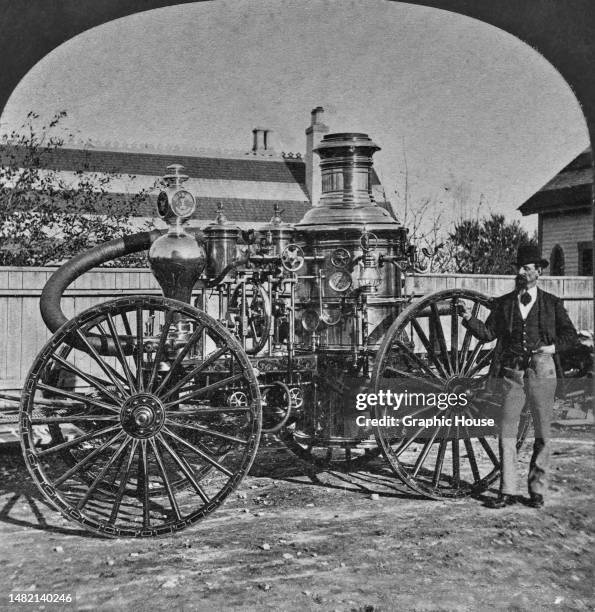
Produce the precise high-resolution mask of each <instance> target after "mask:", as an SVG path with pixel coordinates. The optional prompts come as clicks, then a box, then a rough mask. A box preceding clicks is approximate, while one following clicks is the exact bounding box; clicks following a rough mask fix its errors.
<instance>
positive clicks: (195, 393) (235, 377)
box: [165, 374, 243, 408]
mask: <svg viewBox="0 0 595 612" xmlns="http://www.w3.org/2000/svg"><path fill="white" fill-rule="evenodd" d="M241 378H243V374H234V375H233V376H229V377H227V378H223V379H222V380H219V381H217V382H214V383H211V384H210V385H207V386H206V387H201V388H200V389H196V390H195V391H192V392H191V393H187V394H186V395H184V396H183V397H179V398H178V399H176V400H174V401H173V402H168V403H167V404H165V407H166V408H170V407H171V406H177V405H178V404H182V403H184V402H185V401H188V400H189V399H192V398H194V397H199V396H201V395H204V394H205V393H209V392H210V391H214V390H215V389H219V388H220V387H225V386H226V385H230V384H232V383H234V382H236V381H237V380H240V379H241ZM190 388H191V389H194V387H190Z"/></svg>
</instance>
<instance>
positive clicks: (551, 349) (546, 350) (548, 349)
mask: <svg viewBox="0 0 595 612" xmlns="http://www.w3.org/2000/svg"><path fill="white" fill-rule="evenodd" d="M555 352H556V347H555V346H554V345H553V344H544V345H543V346H540V347H539V348H538V349H535V350H534V351H533V354H534V355H553V354H554V353H555Z"/></svg>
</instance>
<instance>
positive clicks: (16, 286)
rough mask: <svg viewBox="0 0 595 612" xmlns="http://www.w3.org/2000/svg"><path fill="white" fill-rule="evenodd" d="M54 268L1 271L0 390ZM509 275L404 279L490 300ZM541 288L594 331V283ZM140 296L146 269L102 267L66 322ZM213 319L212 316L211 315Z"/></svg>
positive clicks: (13, 381)
mask: <svg viewBox="0 0 595 612" xmlns="http://www.w3.org/2000/svg"><path fill="white" fill-rule="evenodd" d="M54 270H55V268H54V269H52V268H0V338H1V340H2V341H1V342H0V388H4V389H19V388H20V387H21V384H22V382H23V380H24V379H25V377H26V376H27V372H28V371H29V368H30V367H31V364H32V362H33V360H34V359H35V356H36V355H37V353H38V352H39V350H40V349H41V347H42V346H43V344H44V343H45V342H46V341H47V340H48V339H49V337H50V333H49V331H48V330H47V329H46V327H45V325H44V323H43V321H42V320H41V315H40V313H39V297H40V295H41V291H42V289H43V286H44V284H45V283H46V281H47V279H48V278H49V277H50V276H51V274H52V273H53V271H54ZM513 283H514V281H513V277H512V276H479V275H464V274H431V275H424V276H415V277H410V278H408V279H407V287H408V291H413V292H414V293H415V294H416V295H417V296H421V295H427V294H429V293H432V292H434V291H440V290H442V289H452V288H455V287H464V288H468V289H475V290H476V291H480V292H481V293H485V294H486V295H489V296H497V295H502V294H503V293H506V292H508V291H511V290H512V288H513ZM540 286H541V287H542V288H543V289H545V290H546V291H550V292H551V293H554V294H555V295H558V296H560V297H562V298H563V299H564V302H565V306H566V308H567V310H568V313H569V315H570V318H571V319H572V321H573V322H574V324H575V325H576V327H577V328H578V329H590V330H592V329H593V303H592V298H593V280H592V279H591V278H590V277H568V276H564V277H542V279H541V280H540ZM139 293H157V294H158V293H160V291H159V286H158V284H157V282H156V281H155V279H154V278H153V275H152V274H151V271H150V270H148V269H120V268H102V269H96V270H92V271H91V272H88V273H87V274H84V275H83V276H81V277H80V278H78V279H77V280H76V281H75V282H74V283H73V284H72V285H71V286H70V287H69V288H68V289H67V290H66V292H65V294H64V298H63V300H62V309H63V311H64V313H65V315H66V316H67V317H72V316H73V315H74V314H75V313H80V312H82V311H83V310H85V309H86V308H89V307H90V306H92V305H94V304H97V303H101V302H105V301H108V300H110V299H114V298H117V297H120V296H122V295H130V294H139ZM212 314H214V313H212Z"/></svg>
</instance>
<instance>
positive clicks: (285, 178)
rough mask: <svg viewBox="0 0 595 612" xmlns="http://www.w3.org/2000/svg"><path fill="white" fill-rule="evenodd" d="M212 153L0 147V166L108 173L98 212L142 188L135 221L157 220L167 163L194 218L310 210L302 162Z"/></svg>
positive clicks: (68, 177)
mask: <svg viewBox="0 0 595 612" xmlns="http://www.w3.org/2000/svg"><path fill="white" fill-rule="evenodd" d="M215 155H216V153H212V152H211V155H209V156H201V155H194V156H193V155H185V154H175V153H172V154H169V153H166V154H161V153H157V152H152V153H147V152H144V151H107V150H105V151H103V150H98V149H86V148H68V147H59V148H55V149H51V150H47V151H43V153H42V155H40V156H39V157H38V158H37V159H30V158H28V157H27V156H26V151H25V150H24V149H22V148H19V147H16V146H10V145H9V146H0V163H3V164H9V163H10V164H11V165H33V166H35V167H38V168H40V169H42V170H44V171H45V170H48V171H52V170H53V171H56V172H59V173H60V176H61V177H62V179H63V180H64V181H65V182H66V184H68V185H72V186H76V185H77V184H78V181H79V180H80V178H81V177H80V176H79V173H80V172H82V173H99V174H103V175H110V181H109V184H107V185H106V188H107V190H108V191H109V193H108V194H106V199H105V200H103V198H98V200H97V202H96V203H95V207H96V208H97V209H98V212H100V210H99V209H100V208H101V205H102V201H103V202H105V204H106V206H107V203H108V200H111V201H112V203H114V204H116V205H118V203H120V202H122V203H124V202H125V201H126V200H128V199H129V195H128V194H130V193H140V192H141V191H142V190H144V192H145V193H148V194H150V195H148V196H147V197H145V198H144V199H143V201H142V202H139V203H138V204H135V213H134V214H135V216H138V217H155V216H156V215H157V206H156V197H157V196H156V193H157V191H156V189H155V183H156V181H158V179H160V177H162V176H163V175H164V174H165V173H166V172H167V170H166V168H167V166H169V165H171V164H181V165H183V166H184V174H187V175H188V176H189V177H190V178H189V180H188V181H187V183H185V186H186V187H187V188H188V189H189V190H190V191H191V192H192V193H193V194H194V195H195V197H196V201H197V207H196V212H195V214H194V215H193V218H195V219H200V220H207V219H213V220H214V219H215V217H216V213H217V205H218V204H219V203H222V204H223V207H224V213H225V216H226V217H227V219H228V220H229V221H230V222H244V223H245V222H253V221H254V222H256V223H268V222H269V221H270V219H271V217H272V216H273V207H274V205H275V204H279V206H280V208H281V209H282V210H283V211H284V212H283V215H282V218H283V221H284V222H286V223H297V222H298V221H300V220H301V218H302V217H303V216H304V214H305V213H306V211H307V210H309V208H310V207H311V204H310V199H309V196H308V193H307V189H306V185H305V177H306V167H305V162H304V160H303V159H302V158H297V157H282V156H274V155H267V156H262V157H259V156H253V155H246V156H244V157H238V154H237V153H236V154H235V156H230V155H229V154H225V153H222V156H221V157H216V156H215ZM25 160H27V161H25ZM112 175H114V176H112ZM115 175H117V176H115ZM130 177H134V179H131V178H130ZM371 183H372V190H373V193H374V196H375V199H376V202H377V204H378V206H380V207H381V208H384V209H386V210H388V212H389V213H390V214H391V215H393V212H392V209H391V206H390V204H389V203H388V202H386V201H384V200H385V198H384V192H383V189H382V186H381V184H380V181H379V179H378V176H377V174H376V172H375V171H374V170H372V176H371ZM56 205H57V206H58V207H63V206H68V204H67V203H66V202H65V201H61V202H56Z"/></svg>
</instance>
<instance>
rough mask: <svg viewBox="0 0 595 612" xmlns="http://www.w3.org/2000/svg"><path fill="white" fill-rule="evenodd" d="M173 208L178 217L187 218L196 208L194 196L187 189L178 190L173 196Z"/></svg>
mask: <svg viewBox="0 0 595 612" xmlns="http://www.w3.org/2000/svg"><path fill="white" fill-rule="evenodd" d="M171 209H172V211H173V213H174V215H176V217H181V218H182V219H186V218H188V217H190V216H191V215H192V213H193V212H194V210H195V209H196V200H195V199H194V196H193V195H192V194H191V193H190V192H189V191H186V190H185V189H182V190H180V191H176V193H174V195H173V196H172V198H171Z"/></svg>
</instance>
